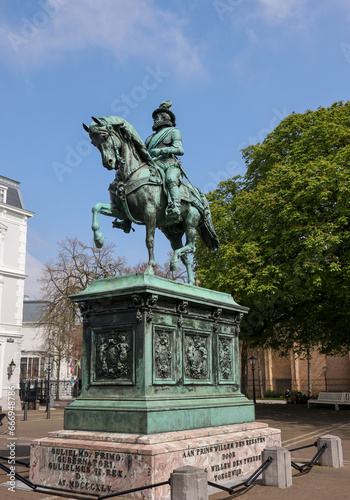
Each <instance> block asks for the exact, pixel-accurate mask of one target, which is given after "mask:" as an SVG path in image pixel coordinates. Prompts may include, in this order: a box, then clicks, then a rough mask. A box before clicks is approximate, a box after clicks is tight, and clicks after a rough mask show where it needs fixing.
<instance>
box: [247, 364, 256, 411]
mask: <svg viewBox="0 0 350 500" xmlns="http://www.w3.org/2000/svg"><path fill="white" fill-rule="evenodd" d="M249 363H250V366H251V367H252V373H253V401H254V404H255V403H256V397H255V374H254V372H255V363H256V358H255V357H254V356H251V357H250V358H249Z"/></svg>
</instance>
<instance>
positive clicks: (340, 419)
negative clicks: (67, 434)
mask: <svg viewBox="0 0 350 500" xmlns="http://www.w3.org/2000/svg"><path fill="white" fill-rule="evenodd" d="M63 411H64V410H63V408H59V407H56V408H55V410H54V411H52V413H51V419H50V420H48V419H46V413H45V412H43V411H30V412H28V420H27V421H26V422H24V421H23V420H22V419H23V412H22V414H20V415H19V416H18V417H17V420H16V437H17V441H16V443H17V446H16V453H17V459H21V458H22V457H26V456H28V455H29V445H30V442H31V441H32V440H33V439H37V438H40V437H43V436H45V435H47V433H48V432H49V431H54V430H59V429H62V428H63ZM256 420H257V421H260V422H266V423H268V424H269V426H270V427H276V428H278V429H281V431H282V445H283V446H284V447H286V448H289V449H291V448H296V447H300V446H305V445H308V444H312V443H314V442H315V441H316V439H317V437H319V436H321V435H324V434H333V435H336V436H339V437H340V438H341V440H342V447H343V454H344V467H342V468H339V469H333V468H326V467H319V466H315V467H314V468H313V469H312V470H311V471H310V472H309V473H308V474H306V475H299V473H298V472H297V471H296V470H294V469H293V485H292V486H291V487H290V488H287V489H278V488H272V487H266V486H263V485H262V484H261V481H260V480H258V481H256V482H255V483H254V484H253V486H251V487H250V488H249V489H248V490H246V492H245V493H244V496H243V497H244V499H246V500H251V499H256V498H259V499H261V500H292V499H293V500H295V499H297V500H306V499H309V498H310V497H311V498H317V500H330V499H331V500H343V499H344V500H345V499H349V498H350V410H346V409H344V410H340V411H335V410H334V409H332V408H331V407H329V408H325V407H320V408H311V409H309V410H308V409H307V406H306V405H280V404H276V405H274V404H263V403H260V404H258V405H256ZM0 433H1V428H0ZM7 443H8V439H7V436H4V435H1V434H0V455H5V452H6V445H7ZM315 453H316V448H307V449H305V450H299V451H296V452H293V454H292V460H293V461H296V462H302V461H308V460H310V459H311V458H312V457H313V456H314V455H315ZM6 455H7V452H6ZM17 472H19V473H20V474H22V472H24V474H23V475H25V476H27V475H28V469H26V468H25V467H24V466H23V467H18V468H17ZM170 472H172V471H169V474H170ZM7 479H8V477H7V476H6V473H4V472H3V471H1V470H0V483H2V482H5V481H7ZM210 491H214V490H210ZM236 496H237V495H236ZM0 498H1V500H9V499H12V500H35V499H36V500H54V499H55V500H56V499H57V500H58V499H59V498H61V497H58V496H53V495H51V494H50V495H49V494H41V493H35V492H33V491H23V490H20V489H19V488H16V491H15V493H12V492H10V491H8V490H7V488H5V487H2V486H0ZM115 498H116V499H120V500H127V499H123V498H122V497H115ZM209 498H210V500H228V499H231V498H235V495H234V496H232V495H231V496H230V495H229V494H228V493H225V492H220V491H219V490H217V492H215V493H213V494H211V495H210V497H209Z"/></svg>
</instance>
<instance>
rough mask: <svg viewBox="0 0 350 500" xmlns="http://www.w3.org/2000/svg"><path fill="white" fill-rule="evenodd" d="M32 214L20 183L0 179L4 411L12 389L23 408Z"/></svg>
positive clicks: (0, 400) (0, 399) (0, 393)
mask: <svg viewBox="0 0 350 500" xmlns="http://www.w3.org/2000/svg"><path fill="white" fill-rule="evenodd" d="M33 215H34V214H33V212H29V211H28V210H25V208H24V205H23V201H22V197H21V193H20V190H19V182H16V181H14V180H12V179H8V178H7V177H3V176H0V406H1V407H2V409H3V410H5V411H6V410H7V409H8V403H9V390H10V391H11V388H13V387H14V388H15V392H16V408H19V407H20V403H19V398H18V392H19V374H20V360H21V342H22V314H23V298H24V280H25V278H26V274H25V259H26V243H27V221H28V219H29V218H30V217H32V216H33Z"/></svg>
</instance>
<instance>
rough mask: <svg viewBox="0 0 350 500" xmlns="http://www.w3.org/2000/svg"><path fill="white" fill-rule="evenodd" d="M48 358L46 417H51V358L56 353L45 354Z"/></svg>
mask: <svg viewBox="0 0 350 500" xmlns="http://www.w3.org/2000/svg"><path fill="white" fill-rule="evenodd" d="M45 358H48V365H47V392H46V394H47V396H46V418H50V374H51V359H52V358H54V355H53V354H51V353H50V352H48V353H47V354H46V356H45Z"/></svg>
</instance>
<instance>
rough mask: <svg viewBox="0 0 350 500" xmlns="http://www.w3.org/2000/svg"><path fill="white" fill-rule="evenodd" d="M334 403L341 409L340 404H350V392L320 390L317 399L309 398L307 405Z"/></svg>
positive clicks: (337, 408)
mask: <svg viewBox="0 0 350 500" xmlns="http://www.w3.org/2000/svg"><path fill="white" fill-rule="evenodd" d="M315 404H318V405H334V407H335V409H336V410H339V405H350V392H322V391H321V392H320V393H319V395H318V398H317V399H309V401H308V402H307V407H308V408H310V405H315Z"/></svg>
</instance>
